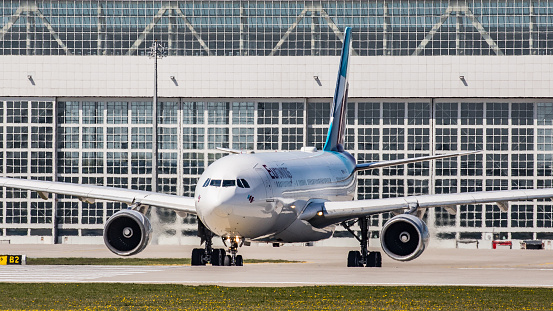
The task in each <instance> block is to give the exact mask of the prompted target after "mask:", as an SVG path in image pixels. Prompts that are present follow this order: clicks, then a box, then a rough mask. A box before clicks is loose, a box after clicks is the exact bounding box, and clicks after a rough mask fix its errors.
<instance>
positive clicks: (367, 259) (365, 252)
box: [342, 217, 382, 267]
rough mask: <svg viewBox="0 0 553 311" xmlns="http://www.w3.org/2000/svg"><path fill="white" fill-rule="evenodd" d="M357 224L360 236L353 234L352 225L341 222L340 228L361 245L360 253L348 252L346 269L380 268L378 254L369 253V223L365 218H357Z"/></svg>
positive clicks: (380, 261)
mask: <svg viewBox="0 0 553 311" xmlns="http://www.w3.org/2000/svg"><path fill="white" fill-rule="evenodd" d="M357 223H358V224H359V228H360V229H361V232H360V235H357V234H355V232H354V231H353V230H352V229H351V226H352V225H353V224H354V223H349V224H348V223H346V222H342V226H343V227H344V228H345V229H346V230H347V231H348V232H349V233H351V234H352V235H353V236H354V237H355V238H356V239H357V241H359V244H361V251H350V252H349V254H348V267H382V255H381V254H380V252H369V221H368V219H367V217H359V219H357Z"/></svg>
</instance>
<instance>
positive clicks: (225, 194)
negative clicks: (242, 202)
mask: <svg viewBox="0 0 553 311" xmlns="http://www.w3.org/2000/svg"><path fill="white" fill-rule="evenodd" d="M233 196H234V191H232V189H225V188H220V189H217V190H216V191H210V192H209V193H206V194H204V196H202V200H203V204H202V205H203V206H204V210H205V211H206V212H207V213H208V214H214V215H217V216H219V217H227V216H229V215H231V214H232V212H233V205H232V204H231V200H232V198H233Z"/></svg>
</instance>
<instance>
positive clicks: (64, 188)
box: [0, 177, 196, 214]
mask: <svg viewBox="0 0 553 311" xmlns="http://www.w3.org/2000/svg"><path fill="white" fill-rule="evenodd" d="M0 186H1V187H8V188H16V189H24V190H31V191H36V192H38V193H39V195H40V193H42V194H43V195H45V194H47V193H56V194H62V195H69V196H74V197H77V198H79V200H81V201H83V202H93V201H94V200H104V201H114V202H121V203H125V204H127V205H131V204H133V203H139V204H143V205H149V206H157V207H163V208H168V209H172V210H175V211H180V212H185V213H191V214H196V208H195V203H194V198H189V197H182V196H178V195H170V194H162V193H156V192H148V191H140V190H132V189H123V188H114V187H103V186H95V185H78V184H71V183H63V182H54V181H43V180H29V179H15V178H5V177H0ZM41 197H42V195H41ZM43 198H44V197H43Z"/></svg>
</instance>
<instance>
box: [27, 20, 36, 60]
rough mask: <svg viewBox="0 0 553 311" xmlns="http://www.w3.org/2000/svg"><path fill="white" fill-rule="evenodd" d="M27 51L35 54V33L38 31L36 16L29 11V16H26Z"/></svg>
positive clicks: (28, 53)
mask: <svg viewBox="0 0 553 311" xmlns="http://www.w3.org/2000/svg"><path fill="white" fill-rule="evenodd" d="M26 32H27V33H26V38H25V39H26V40H25V41H26V52H27V55H34V54H35V50H34V45H35V42H34V41H35V40H34V34H35V32H36V27H35V17H34V16H33V14H32V13H31V12H29V11H27V17H26Z"/></svg>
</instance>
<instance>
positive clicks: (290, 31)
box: [269, 8, 309, 56]
mask: <svg viewBox="0 0 553 311" xmlns="http://www.w3.org/2000/svg"><path fill="white" fill-rule="evenodd" d="M308 10H309V9H308V8H305V9H303V11H301V13H300V15H298V17H296V20H295V21H294V22H293V23H292V25H290V27H288V30H286V32H285V33H284V36H282V38H280V40H279V41H278V43H277V44H276V45H275V47H274V48H273V50H272V51H271V53H269V56H274V55H275V53H276V52H277V51H278V50H279V49H280V47H281V46H282V45H283V44H284V41H286V39H288V36H290V34H291V33H292V31H294V29H296V27H298V24H299V23H300V22H301V20H302V19H303V18H304V17H305V14H306V13H307V11H308Z"/></svg>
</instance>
